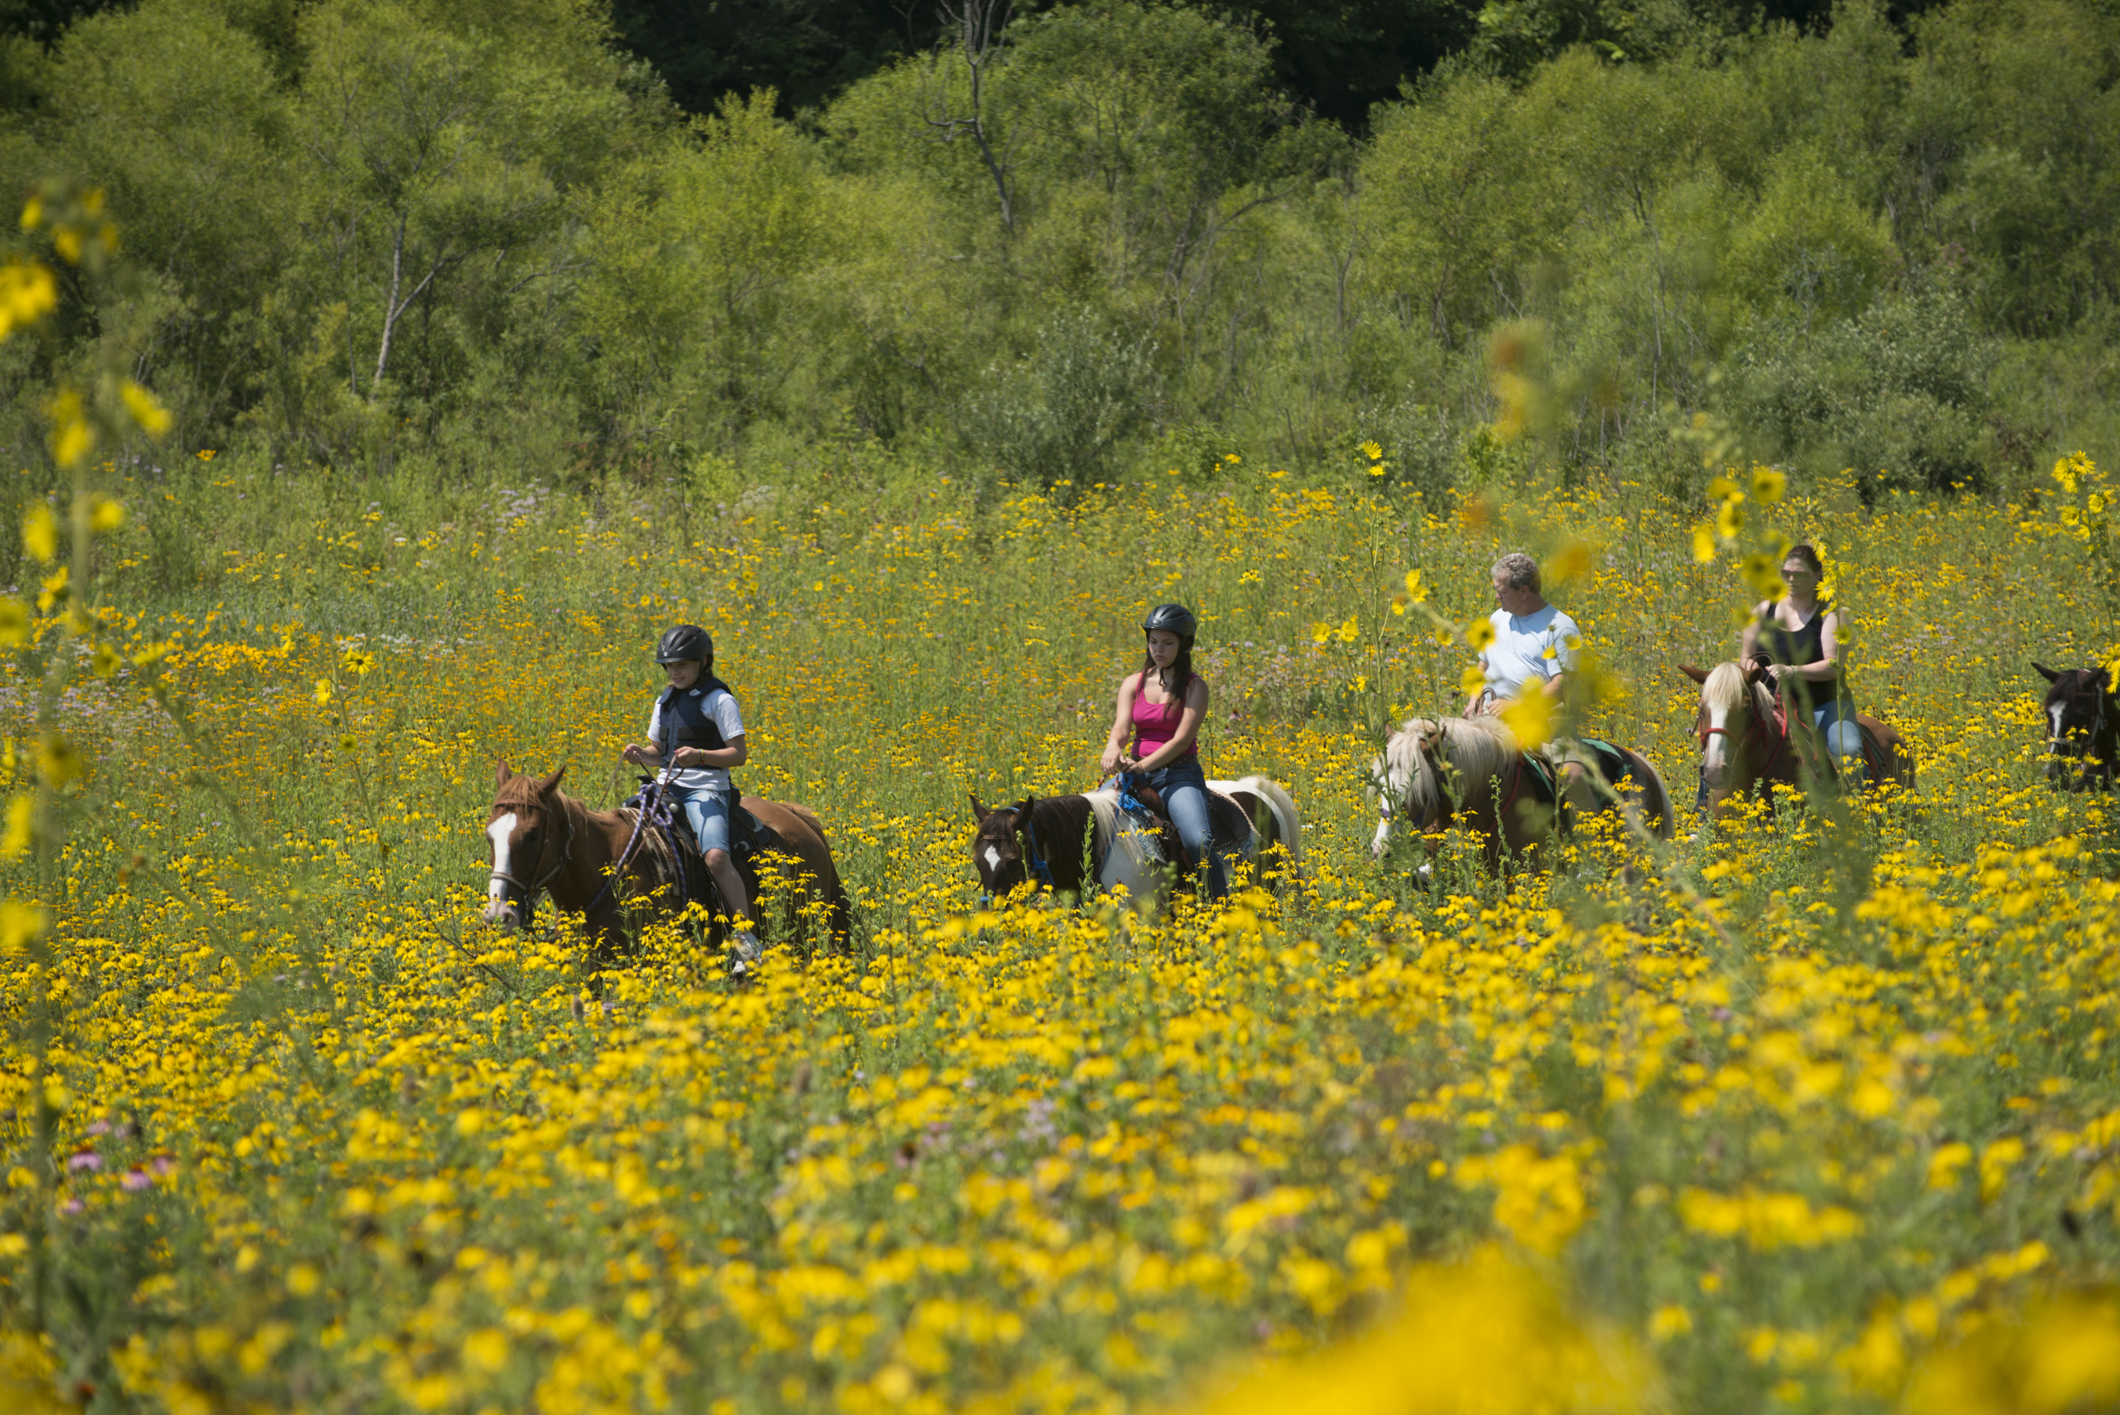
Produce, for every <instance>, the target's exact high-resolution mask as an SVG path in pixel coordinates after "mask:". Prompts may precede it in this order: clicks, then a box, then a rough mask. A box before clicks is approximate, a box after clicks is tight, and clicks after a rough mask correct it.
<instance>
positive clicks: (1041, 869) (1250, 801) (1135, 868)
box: [971, 776, 1303, 913]
mask: <svg viewBox="0 0 2120 1415" xmlns="http://www.w3.org/2000/svg"><path fill="white" fill-rule="evenodd" d="M1207 797H1208V814H1209V816H1210V818H1211V820H1212V822H1213V827H1214V840H1215V846H1216V848H1217V850H1218V851H1219V852H1220V853H1221V854H1222V857H1223V858H1224V860H1230V859H1237V860H1245V861H1250V862H1253V863H1254V864H1257V865H1258V866H1259V868H1260V870H1261V872H1262V879H1264V878H1265V877H1266V875H1267V873H1268V872H1270V871H1273V870H1276V869H1285V870H1287V871H1288V872H1290V873H1293V872H1294V871H1296V870H1298V869H1300V867H1301V865H1302V861H1303V834H1302V832H1303V826H1302V822H1301V820H1300V819H1298V817H1297V815H1296V803H1295V799H1294V798H1293V797H1291V796H1290V795H1289V794H1288V792H1287V790H1286V789H1285V788H1284V787H1282V786H1281V785H1280V783H1278V782H1275V781H1272V780H1269V779H1268V778H1266V777H1263V776H1246V777H1241V778H1238V779H1237V780H1234V781H1210V782H1208V783H1207ZM971 801H972V815H973V816H974V818H976V819H977V820H978V822H979V831H978V834H977V835H975V836H974V837H973V838H972V864H973V866H974V867H975V868H976V869H977V870H978V871H979V887H980V891H981V892H982V893H984V894H987V895H990V896H992V897H994V898H1000V897H1002V896H1004V895H1006V894H1008V893H1009V892H1010V891H1012V890H1015V889H1018V888H1020V887H1021V886H1022V885H1023V884H1024V883H1025V882H1026V881H1028V882H1030V883H1033V884H1036V885H1037V886H1038V887H1039V888H1041V889H1048V890H1052V891H1054V892H1056V893H1061V894H1073V895H1075V896H1076V897H1078V898H1079V897H1081V896H1083V895H1084V894H1086V893H1087V892H1088V890H1087V888H1086V887H1085V886H1086V884H1087V882H1088V881H1090V880H1094V881H1095V883H1096V884H1097V885H1099V886H1102V887H1103V888H1105V889H1124V890H1125V891H1126V896H1127V898H1128V900H1129V901H1130V902H1131V903H1132V904H1133V907H1134V908H1135V909H1136V910H1138V911H1140V912H1143V913H1146V912H1149V911H1150V910H1152V909H1154V908H1156V907H1157V906H1158V905H1160V904H1161V903H1162V901H1163V898H1164V895H1165V894H1166V893H1167V891H1168V890H1169V888H1170V880H1171V875H1172V871H1171V869H1170V868H1169V865H1168V864H1167V863H1166V862H1167V861H1171V860H1176V859H1178V858H1180V855H1179V850H1180V847H1179V844H1178V841H1177V833H1176V832H1175V831H1173V830H1168V829H1165V830H1162V831H1160V832H1158V831H1149V830H1144V829H1142V828H1141V827H1140V826H1139V825H1138V824H1137V823H1136V822H1135V820H1134V819H1133V818H1132V817H1131V816H1129V815H1128V814H1127V813H1126V812H1124V811H1122V810H1121V809H1120V806H1119V792H1118V789H1117V788H1116V787H1113V786H1104V787H1100V788H1099V789H1097V790H1095V791H1092V792H1089V793H1088V794H1087V795H1077V796H1028V797H1025V798H1024V799H1023V800H1021V801H1018V802H1017V803H1016V804H1015V805H1013V806H996V807H994V808H993V809H991V810H989V809H988V808H987V807H985V806H982V805H981V804H980V803H979V798H978V797H977V796H976V795H975V796H973V797H972V798H971ZM1149 804H1151V805H1158V804H1160V803H1158V802H1150V803H1149ZM1085 841H1086V842H1087V844H1088V860H1087V870H1088V873H1087V875H1085V861H1084V848H1083V847H1084V844H1085Z"/></svg>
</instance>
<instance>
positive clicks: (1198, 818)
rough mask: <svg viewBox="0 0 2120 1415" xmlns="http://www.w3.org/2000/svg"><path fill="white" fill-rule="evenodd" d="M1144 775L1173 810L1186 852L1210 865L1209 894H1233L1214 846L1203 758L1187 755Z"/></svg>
mask: <svg viewBox="0 0 2120 1415" xmlns="http://www.w3.org/2000/svg"><path fill="white" fill-rule="evenodd" d="M1142 776H1143V779H1144V780H1146V781H1147V783H1148V784H1149V785H1150V786H1153V787H1154V788H1155V789H1156V793H1157V794H1158V795H1160V796H1161V797H1162V798H1163V809H1164V810H1166V811H1168V812H1170V823H1171V824H1172V825H1174V826H1176V827H1177V828H1178V839H1180V840H1182V841H1183V842H1185V849H1186V852H1187V853H1188V854H1190V855H1191V856H1192V857H1193V858H1194V859H1195V860H1199V861H1201V862H1203V863H1204V864H1205V865H1206V866H1207V893H1208V896H1209V897H1210V898H1214V899H1220V898H1221V897H1222V896H1224V895H1225V894H1227V893H1229V875H1228V873H1227V872H1226V871H1225V870H1224V869H1223V867H1222V856H1221V855H1220V854H1219V853H1218V852H1217V851H1216V850H1215V848H1214V824H1213V821H1212V819H1211V818H1210V817H1209V815H1208V813H1207V774H1206V773H1205V772H1203V771H1201V770H1200V760H1199V758H1198V757H1184V758H1181V759H1179V760H1178V761H1174V762H1172V763H1171V764H1170V765H1169V766H1165V767H1158V768H1157V769H1156V770H1154V771H1150V772H1144V773H1142Z"/></svg>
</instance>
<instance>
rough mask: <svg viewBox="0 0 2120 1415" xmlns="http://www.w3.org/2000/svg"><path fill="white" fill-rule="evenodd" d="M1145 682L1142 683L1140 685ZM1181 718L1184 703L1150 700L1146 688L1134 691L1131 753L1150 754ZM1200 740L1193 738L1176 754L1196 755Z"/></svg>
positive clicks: (1175, 729) (1174, 732)
mask: <svg viewBox="0 0 2120 1415" xmlns="http://www.w3.org/2000/svg"><path fill="white" fill-rule="evenodd" d="M1144 686H1145V685H1144ZM1184 720H1185V704H1183V703H1181V702H1178V701H1177V700H1175V699H1173V700H1172V701H1170V702H1167V703H1152V702H1150V701H1149V700H1148V694H1147V693H1146V692H1142V691H1137V692H1136V693H1135V694H1134V756H1135V757H1136V758H1141V757H1147V756H1151V755H1153V754H1154V753H1155V752H1156V751H1157V750H1158V749H1160V748H1161V747H1162V746H1163V744H1164V743H1166V742H1168V741H1169V740H1170V739H1171V738H1173V737H1175V736H1177V735H1178V724H1179V723H1181V722H1183V721H1184ZM1199 750H1200V744H1199V742H1198V741H1197V740H1195V741H1194V742H1193V743H1192V745H1190V746H1188V747H1187V748H1186V749H1185V750H1184V751H1183V752H1180V753H1179V754H1178V755H1179V757H1180V758H1181V759H1183V758H1185V757H1191V756H1197V755H1198V754H1199Z"/></svg>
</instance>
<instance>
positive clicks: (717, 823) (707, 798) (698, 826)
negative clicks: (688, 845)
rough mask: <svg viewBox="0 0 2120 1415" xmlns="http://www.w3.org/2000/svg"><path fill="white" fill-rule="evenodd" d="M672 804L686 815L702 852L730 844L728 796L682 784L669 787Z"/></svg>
mask: <svg viewBox="0 0 2120 1415" xmlns="http://www.w3.org/2000/svg"><path fill="white" fill-rule="evenodd" d="M668 799H669V802H670V805H671V807H672V808H673V809H674V810H676V811H677V812H678V813H679V814H681V815H682V816H683V817H684V818H685V824H686V825H687V826H689V827H691V830H692V839H693V841H694V842H696V843H697V844H698V846H699V853H700V854H701V855H702V856H704V855H705V854H706V853H707V852H708V851H709V850H726V849H728V848H729V798H728V797H726V796H724V795H722V794H721V792H719V791H701V790H692V789H688V788H686V787H682V786H672V787H670V788H669V797H668Z"/></svg>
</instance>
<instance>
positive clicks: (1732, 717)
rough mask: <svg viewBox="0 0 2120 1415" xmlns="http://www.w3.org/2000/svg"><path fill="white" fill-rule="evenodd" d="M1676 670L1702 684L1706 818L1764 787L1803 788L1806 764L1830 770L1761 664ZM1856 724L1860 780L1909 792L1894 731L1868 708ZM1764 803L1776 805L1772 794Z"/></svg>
mask: <svg viewBox="0 0 2120 1415" xmlns="http://www.w3.org/2000/svg"><path fill="white" fill-rule="evenodd" d="M1678 671H1679V672H1681V673H1683V674H1685V675H1686V676H1687V677H1688V678H1691V679H1692V680H1693V681H1694V682H1696V683H1698V684H1700V715H1699V717H1698V718H1697V719H1696V720H1695V722H1694V727H1693V731H1694V735H1695V736H1696V737H1698V738H1699V739H1700V770H1701V781H1702V783H1703V784H1704V785H1705V787H1706V791H1707V810H1708V816H1709V818H1710V819H1713V817H1714V816H1715V815H1716V813H1717V812H1719V811H1720V810H1721V809H1722V805H1723V803H1724V802H1725V801H1727V800H1729V799H1730V798H1731V797H1733V796H1742V795H1744V794H1745V793H1746V792H1748V791H1751V790H1753V789H1755V788H1756V787H1759V786H1761V785H1763V784H1769V783H1771V784H1774V785H1780V786H1790V787H1800V786H1801V778H1802V772H1803V769H1804V767H1805V765H1806V764H1808V765H1809V767H1810V768H1811V769H1812V771H1813V772H1814V773H1816V774H1818V775H1821V776H1825V775H1830V774H1831V773H1832V770H1833V769H1832V767H1831V766H1830V765H1828V764H1827V763H1826V754H1825V753H1824V751H1823V750H1822V749H1821V745H1820V743H1819V741H1818V739H1817V734H1816V733H1814V732H1813V731H1812V730H1811V729H1810V728H1809V726H1808V725H1806V726H1802V727H1799V728H1797V729H1796V730H1795V731H1793V732H1792V731H1790V729H1789V723H1790V717H1789V710H1787V709H1784V707H1783V706H1782V704H1780V703H1779V702H1777V701H1776V699H1775V696H1774V691H1773V689H1771V688H1769V687H1768V686H1767V678H1766V674H1765V673H1764V671H1762V669H1761V668H1760V666H1759V664H1758V663H1756V662H1752V661H1746V662H1743V663H1739V662H1730V663H1723V664H1718V665H1716V666H1715V667H1714V668H1713V669H1700V668H1695V667H1693V666H1692V665H1690V664H1680V665H1679V668H1678ZM1855 725H1856V727H1857V729H1858V730H1859V731H1860V733H1861V735H1862V761H1863V783H1864V785H1866V786H1875V785H1877V784H1879V783H1881V782H1886V781H1896V782H1897V783H1899V786H1900V789H1901V790H1904V791H1912V790H1913V789H1914V754H1913V752H1912V751H1911V750H1910V749H1909V748H1908V747H1907V745H1906V743H1905V742H1904V741H1902V740H1901V739H1900V736H1899V734H1898V733H1897V732H1895V731H1893V730H1892V729H1891V728H1889V727H1887V726H1885V724H1883V723H1882V722H1879V721H1878V720H1877V719H1876V718H1874V717H1871V716H1870V715H1869V714H1868V713H1861V712H1859V713H1857V714H1855ZM1767 801H1768V804H1769V805H1771V804H1772V803H1773V796H1772V793H1769V794H1768V796H1767Z"/></svg>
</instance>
